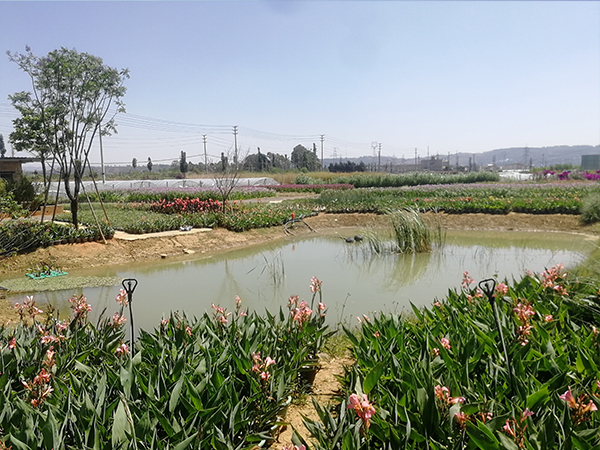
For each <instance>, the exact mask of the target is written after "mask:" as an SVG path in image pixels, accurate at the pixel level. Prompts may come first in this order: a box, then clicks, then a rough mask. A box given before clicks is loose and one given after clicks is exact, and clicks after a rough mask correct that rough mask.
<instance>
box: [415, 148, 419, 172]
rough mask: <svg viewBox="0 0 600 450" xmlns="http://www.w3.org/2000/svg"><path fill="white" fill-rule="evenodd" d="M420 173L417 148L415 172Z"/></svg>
mask: <svg viewBox="0 0 600 450" xmlns="http://www.w3.org/2000/svg"><path fill="white" fill-rule="evenodd" d="M418 171H419V157H418V156H417V147H415V172H418Z"/></svg>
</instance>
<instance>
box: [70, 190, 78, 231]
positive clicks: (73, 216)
mask: <svg viewBox="0 0 600 450" xmlns="http://www.w3.org/2000/svg"><path fill="white" fill-rule="evenodd" d="M78 206H79V205H78V201H77V197H75V198H74V199H72V200H71V220H72V221H73V226H74V227H75V229H76V230H77V229H78V228H79V222H78V221H77V208H78Z"/></svg>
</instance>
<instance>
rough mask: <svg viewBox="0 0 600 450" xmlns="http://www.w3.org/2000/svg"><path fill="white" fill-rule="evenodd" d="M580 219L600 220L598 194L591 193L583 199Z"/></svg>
mask: <svg viewBox="0 0 600 450" xmlns="http://www.w3.org/2000/svg"><path fill="white" fill-rule="evenodd" d="M581 221H582V222H583V223H595V222H599V221H600V194H591V195H588V196H587V197H585V198H584V199H583V204H582V205H581Z"/></svg>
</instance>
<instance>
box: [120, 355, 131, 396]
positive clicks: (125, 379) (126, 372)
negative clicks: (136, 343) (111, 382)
mask: <svg viewBox="0 0 600 450" xmlns="http://www.w3.org/2000/svg"><path fill="white" fill-rule="evenodd" d="M128 365H129V367H127V368H125V366H123V367H121V372H120V377H121V385H122V386H123V392H124V393H125V396H126V397H128V398H129V396H130V395H131V384H132V382H133V376H132V373H131V363H130V364H128Z"/></svg>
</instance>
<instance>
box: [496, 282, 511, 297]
mask: <svg viewBox="0 0 600 450" xmlns="http://www.w3.org/2000/svg"><path fill="white" fill-rule="evenodd" d="M496 292H497V293H498V294H500V295H506V294H508V286H507V285H506V284H504V283H500V284H498V285H497V286H496Z"/></svg>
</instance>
